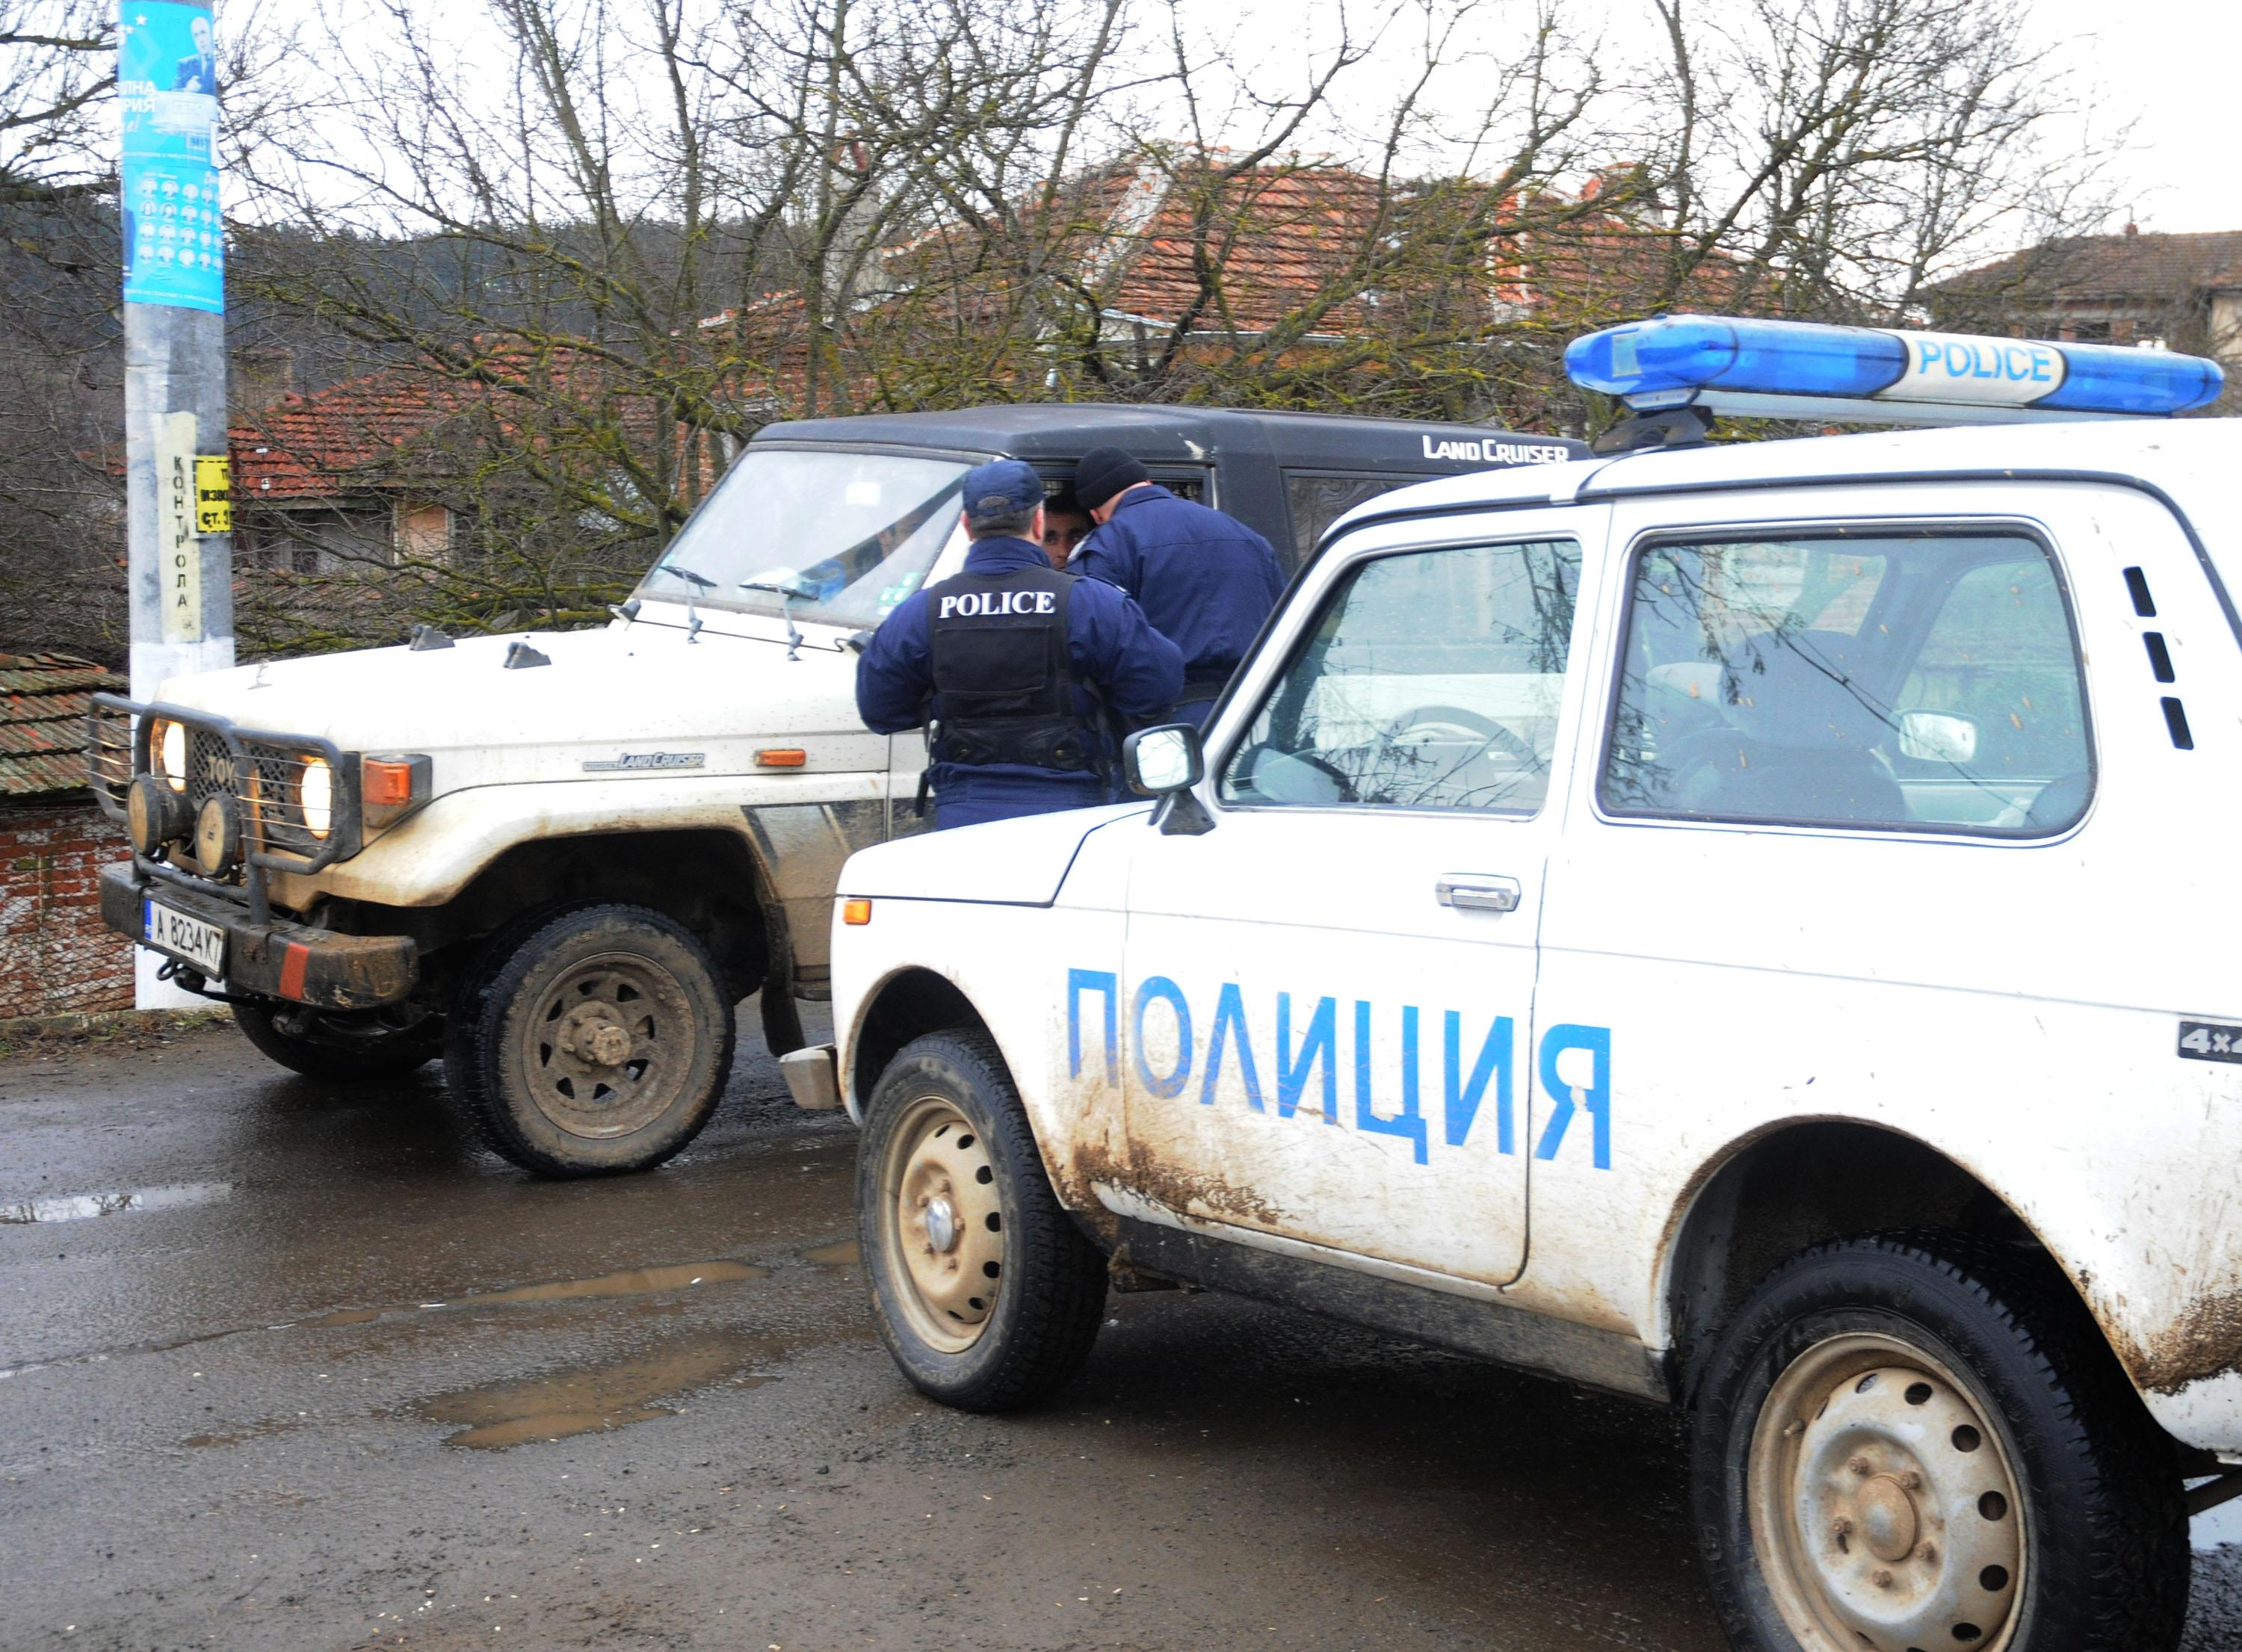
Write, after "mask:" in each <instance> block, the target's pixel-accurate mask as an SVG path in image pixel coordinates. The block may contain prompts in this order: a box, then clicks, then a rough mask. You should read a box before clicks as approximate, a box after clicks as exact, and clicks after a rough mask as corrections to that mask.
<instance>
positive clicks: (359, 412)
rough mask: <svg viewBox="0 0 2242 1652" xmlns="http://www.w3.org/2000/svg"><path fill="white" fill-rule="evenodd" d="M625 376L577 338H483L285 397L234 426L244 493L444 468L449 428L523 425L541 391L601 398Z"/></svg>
mask: <svg viewBox="0 0 2242 1652" xmlns="http://www.w3.org/2000/svg"><path fill="white" fill-rule="evenodd" d="M614 377H615V375H614V371H613V370H612V369H611V368H610V366H609V365H608V364H607V362H606V361H604V360H603V359H602V358H600V357H598V356H597V355H595V354H594V353H593V352H591V351H587V350H584V349H582V348H581V347H578V346H574V345H571V344H565V343H562V344H552V345H547V346H546V347H543V348H541V349H533V348H532V347H531V346H529V345H527V344H522V343H520V342H517V341H514V340H499V341H491V340H480V339H479V340H476V341H474V342H473V343H471V344H468V345H467V346H466V347H465V348H463V350H462V351H460V355H459V357H458V358H457V359H455V360H446V361H436V362H426V363H413V364H410V365H404V366H399V367H392V368H386V369H384V370H382V371H379V372H373V373H368V374H366V375H365V376H364V377H363V378H351V379H346V380H344V381H342V382H341V383H339V384H334V385H328V386H327V387H326V389H324V390H319V391H311V392H310V393H308V394H297V395H291V396H287V397H285V398H282V399H281V400H280V401H278V402H276V403H274V404H273V405H272V406H270V407H267V408H265V410H264V411H261V412H258V413H256V414H253V415H252V416H251V417H249V418H246V419H245V420H244V421H243V422H242V423H241V424H238V425H235V426H234V427H233V428H232V431H229V432H228V436H229V439H230V445H231V446H232V451H233V489H234V494H235V497H236V498H239V499H245V500H246V499H265V500H270V501H273V502H276V503H277V502H285V501H288V500H305V499H329V498H334V497H335V496H336V495H338V494H341V493H347V492H353V491H357V490H361V489H362V490H365V491H367V492H379V491H384V490H386V489H388V488H393V487H397V486H400V485H406V484H407V483H409V482H410V481H411V480H412V479H413V474H412V471H413V466H411V465H409V464H408V463H407V462H408V461H409V460H412V459H415V458H417V459H418V460H419V466H418V468H419V470H420V472H421V473H422V474H423V475H424V476H425V475H426V474H428V473H431V472H434V473H441V472H443V471H444V470H445V469H446V468H447V466H448V461H449V459H450V457H451V455H450V454H449V453H448V452H447V451H446V445H445V443H444V442H443V440H442V437H443V434H444V431H445V430H446V426H451V425H457V424H458V423H460V422H463V421H466V420H468V419H471V418H494V419H496V420H497V421H498V422H499V423H500V424H501V425H508V426H511V427H514V428H515V429H517V430H518V429H519V428H520V426H521V425H522V424H523V423H525V422H526V421H525V419H524V417H523V416H524V414H526V413H527V412H528V411H530V410H531V408H532V406H533V405H534V400H535V399H536V398H538V397H541V396H550V395H552V394H554V392H556V391H557V392H558V394H559V396H560V397H561V398H562V399H563V400H566V399H568V398H572V397H574V398H583V399H584V400H586V401H587V402H592V401H596V400H598V399H599V398H601V397H602V396H603V395H605V394H606V393H607V392H608V391H609V390H610V387H611V385H612V382H613V380H614Z"/></svg>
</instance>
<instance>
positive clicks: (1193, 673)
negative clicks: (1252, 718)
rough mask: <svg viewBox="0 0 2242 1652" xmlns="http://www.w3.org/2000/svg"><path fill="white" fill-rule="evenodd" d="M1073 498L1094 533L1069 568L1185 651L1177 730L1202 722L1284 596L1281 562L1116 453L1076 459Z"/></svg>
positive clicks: (1100, 451)
mask: <svg viewBox="0 0 2242 1652" xmlns="http://www.w3.org/2000/svg"><path fill="white" fill-rule="evenodd" d="M1074 492H1075V497H1076V498H1078V499H1080V500H1081V501H1082V503H1083V505H1084V507H1085V508H1086V509H1088V511H1089V512H1090V514H1091V517H1092V518H1095V519H1096V521H1097V522H1098V526H1097V527H1096V528H1095V529H1093V530H1092V531H1091V535H1090V537H1089V538H1086V539H1084V541H1083V542H1082V545H1081V546H1080V548H1079V549H1077V551H1076V552H1075V553H1074V558H1073V560H1072V561H1071V562H1070V563H1068V565H1067V566H1068V567H1069V568H1070V569H1071V571H1072V572H1076V573H1086V574H1089V575H1091V577H1092V578H1094V579H1103V580H1104V581H1105V582H1106V583H1107V584H1108V585H1118V586H1119V587H1120V588H1121V589H1122V590H1124V591H1125V592H1128V593H1129V594H1130V595H1131V596H1132V597H1134V598H1135V599H1137V602H1138V605H1139V606H1141V607H1142V608H1143V609H1144V618H1145V619H1149V620H1150V621H1151V623H1152V628H1153V629H1154V630H1155V631H1157V632H1159V633H1160V634H1161V635H1162V636H1164V637H1167V638H1171V639H1173V640H1174V642H1175V645H1176V646H1177V647H1178V648H1180V649H1182V650H1183V654H1184V692H1183V693H1182V694H1181V696H1179V697H1178V703H1177V706H1176V708H1175V720H1177V721H1178V722H1184V723H1192V724H1198V723H1203V722H1205V720H1206V714H1207V712H1208V711H1209V710H1210V709H1211V708H1212V705H1213V701H1214V699H1215V696H1216V695H1218V694H1219V693H1221V692H1222V686H1223V685H1224V684H1225V683H1226V682H1228V681H1229V680H1230V674H1231V673H1232V672H1234V671H1236V670H1237V669H1238V661H1239V660H1241V659H1245V651H1246V649H1247V648H1248V647H1250V646H1251V645H1252V642H1253V639H1254V638H1255V636H1256V635H1258V634H1259V632H1260V630H1261V622H1262V621H1263V620H1265V619H1267V618H1268V617H1269V612H1270V610H1271V609H1272V608H1274V607H1275V606H1276V605H1277V599H1278V597H1279V595H1281V594H1282V593H1283V591H1284V581H1283V579H1281V578H1280V577H1279V574H1278V572H1277V553H1276V552H1274V551H1272V550H1271V549H1270V548H1269V542H1268V541H1267V540H1266V539H1265V538H1262V537H1261V536H1260V535H1259V534H1258V533H1256V532H1254V531H1253V530H1252V529H1251V528H1249V527H1247V526H1246V525H1245V524H1244V523H1243V522H1239V521H1236V520H1233V519H1232V518H1230V517H1226V516H1225V515H1223V513H1222V512H1219V511H1212V510H1209V509H1208V508H1207V507H1206V506H1205V505H1195V504H1193V503H1192V502H1191V500H1189V499H1183V498H1177V497H1176V496H1175V495H1174V494H1172V493H1171V492H1168V490H1167V489H1165V488H1164V487H1162V486H1160V485H1158V483H1156V482H1154V481H1153V480H1152V478H1151V472H1149V471H1147V470H1146V469H1145V468H1144V465H1141V464H1139V463H1138V461H1137V460H1136V458H1133V457H1132V456H1131V455H1130V454H1129V453H1127V452H1125V451H1123V450H1122V449H1120V448H1118V447H1094V448H1092V449H1091V451H1089V452H1087V453H1085V454H1084V455H1083V456H1082V461H1081V463H1080V464H1078V465H1076V466H1075V467H1074Z"/></svg>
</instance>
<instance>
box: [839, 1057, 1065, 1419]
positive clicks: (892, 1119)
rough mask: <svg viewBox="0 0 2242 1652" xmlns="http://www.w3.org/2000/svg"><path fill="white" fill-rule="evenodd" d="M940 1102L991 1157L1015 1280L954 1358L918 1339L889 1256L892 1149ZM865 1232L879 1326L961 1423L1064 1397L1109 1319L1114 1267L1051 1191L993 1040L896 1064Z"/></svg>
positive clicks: (877, 1122)
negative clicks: (906, 1119) (906, 1126)
mask: <svg viewBox="0 0 2242 1652" xmlns="http://www.w3.org/2000/svg"><path fill="white" fill-rule="evenodd" d="M927 1095H939V1096H941V1097H943V1099H945V1100H948V1101H950V1102H951V1103H952V1104H954V1105H955V1107H957V1111H958V1112H959V1113H961V1114H963V1115H964V1116H965V1119H966V1120H967V1122H968V1124H969V1125H970V1127H971V1128H972V1129H973V1130H974V1131H975V1132H976V1133H977V1134H978V1135H979V1136H980V1138H981V1140H983V1142H984V1143H985V1144H986V1145H987V1147H988V1149H989V1160H990V1168H991V1169H992V1170H994V1171H995V1173H996V1188H997V1201H998V1208H999V1212H1000V1214H1001V1216H1002V1220H1003V1222H1004V1274H1003V1278H1002V1280H1001V1281H1000V1282H999V1289H998V1292H997V1301H996V1303H995V1306H994V1308H993V1310H992V1311H991V1313H990V1316H989V1320H988V1321H987V1328H986V1329H985V1330H984V1331H983V1333H982V1334H981V1336H980V1337H979V1339H978V1340H977V1341H975V1342H974V1343H973V1344H972V1346H971V1347H970V1348H967V1349H965V1350H964V1351H963V1353H958V1354H950V1353H945V1352H943V1350H941V1349H939V1348H935V1347H933V1346H932V1345H931V1344H930V1343H929V1342H927V1341H925V1340H924V1339H923V1338H922V1337H921V1336H919V1335H918V1334H916V1333H915V1332H914V1331H913V1330H912V1329H911V1328H910V1320H909V1317H908V1315H907V1314H905V1313H904V1311H903V1309H902V1308H901V1307H900V1306H899V1304H898V1302H897V1300H896V1293H897V1292H899V1291H908V1290H910V1289H912V1288H913V1287H912V1286H911V1285H910V1282H909V1281H905V1280H898V1279H896V1277H895V1276H894V1274H893V1270H892V1269H891V1267H889V1262H888V1260H887V1257H886V1254H885V1252H884V1250H883V1247H882V1244H881V1234H880V1231H879V1223H880V1221H881V1219H882V1216H881V1210H882V1205H883V1197H882V1194H881V1189H880V1173H881V1167H882V1165H883V1162H884V1160H885V1157H886V1153H887V1149H888V1147H889V1137H890V1135H891V1134H893V1132H894V1130H895V1128H896V1126H897V1123H898V1120H899V1118H900V1116H901V1115H902V1114H903V1110H904V1108H905V1107H908V1106H909V1104H910V1102H912V1101H913V1100H916V1098H919V1097H922V1096H927ZM856 1223H857V1233H858V1236H859V1249H860V1251H861V1252H862V1254H863V1258H864V1271H865V1274H866V1277H867V1279H868V1280H869V1283H870V1285H871V1287H872V1310H873V1312H872V1317H873V1321H874V1322H875V1323H876V1325H877V1326H878V1327H879V1332H880V1340H881V1341H883V1342H884V1343H886V1345H887V1348H888V1352H889V1354H892V1355H893V1356H894V1358H895V1361H896V1365H897V1366H898V1367H899V1368H901V1369H902V1371H903V1375H904V1376H905V1377H907V1378H909V1379H910V1382H911V1385H912V1386H913V1387H914V1388H917V1389H918V1390H919V1392H920V1393H922V1394H924V1395H927V1396H928V1397H929V1398H930V1399H933V1400H938V1401H941V1402H942V1403H943V1404H944V1405H949V1406H955V1407H957V1408H958V1409H959V1410H962V1411H982V1412H995V1411H1012V1410H1018V1409H1021V1408H1025V1407H1028V1406H1031V1405H1034V1404H1036V1403H1037V1401H1041V1400H1043V1399H1044V1398H1046V1397H1047V1396H1049V1395H1051V1394H1053V1393H1055V1392H1056V1391H1057V1389H1059V1388H1062V1387H1064V1385H1065V1384H1066V1383H1067V1382H1068V1381H1071V1379H1072V1378H1073V1376H1074V1374H1075V1373H1076V1372H1077V1371H1078V1370H1080V1369H1081V1368H1082V1363H1083V1361H1084V1360H1086V1359H1087V1358H1088V1357H1089V1355H1090V1348H1091V1344H1092V1343H1093V1342H1095V1341H1097V1340H1098V1327H1099V1325H1100V1324H1101V1323H1102V1322H1103V1319H1104V1312H1105V1281H1106V1272H1105V1258H1104V1255H1103V1254H1101V1253H1100V1252H1099V1251H1098V1247H1096V1246H1094V1245H1092V1244H1091V1242H1090V1241H1089V1240H1087V1239H1086V1238H1084V1236H1083V1234H1082V1232H1081V1230H1080V1229H1079V1228H1077V1227H1076V1226H1075V1225H1074V1222H1073V1221H1072V1219H1071V1218H1070V1217H1069V1216H1068V1215H1067V1214H1066V1212H1065V1210H1064V1208H1063V1207H1061V1206H1060V1204H1059V1202H1058V1197H1057V1194H1054V1193H1053V1192H1052V1191H1051V1179H1050V1178H1049V1177H1048V1176H1047V1175H1045V1174H1044V1161H1043V1154H1042V1153H1041V1152H1040V1151H1039V1150H1038V1149H1037V1146H1036V1138H1035V1132H1034V1131H1033V1130H1032V1129H1031V1128H1030V1127H1029V1124H1028V1117H1027V1114H1026V1112H1025V1110H1024V1108H1023V1107H1021V1105H1020V1096H1019V1091H1018V1090H1017V1088H1016V1087H1014V1085H1013V1083H1012V1078H1011V1074H1010V1072H1008V1071H1007V1070H1006V1068H1005V1066H1004V1057H1003V1056H1002V1055H1001V1054H1000V1053H998V1052H997V1046H996V1043H995V1041H994V1040H990V1038H988V1037H987V1036H986V1035H984V1034H982V1033H968V1032H950V1033H930V1034H929V1035H927V1036H926V1037H924V1038H920V1039H916V1040H913V1041H912V1042H911V1043H910V1044H907V1045H905V1046H904V1047H903V1049H902V1050H900V1051H899V1052H897V1053H896V1056H895V1059H894V1060H891V1061H889V1063H888V1066H887V1069H886V1071H885V1072H883V1073H882V1074H881V1075H880V1081H879V1083H878V1085H877V1086H876V1087H875V1088H874V1090H873V1092H872V1100H871V1103H870V1105H869V1107H867V1108H866V1109H865V1116H864V1132H863V1141H862V1142H861V1143H860V1144H859V1146H858V1147H857V1150H856Z"/></svg>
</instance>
